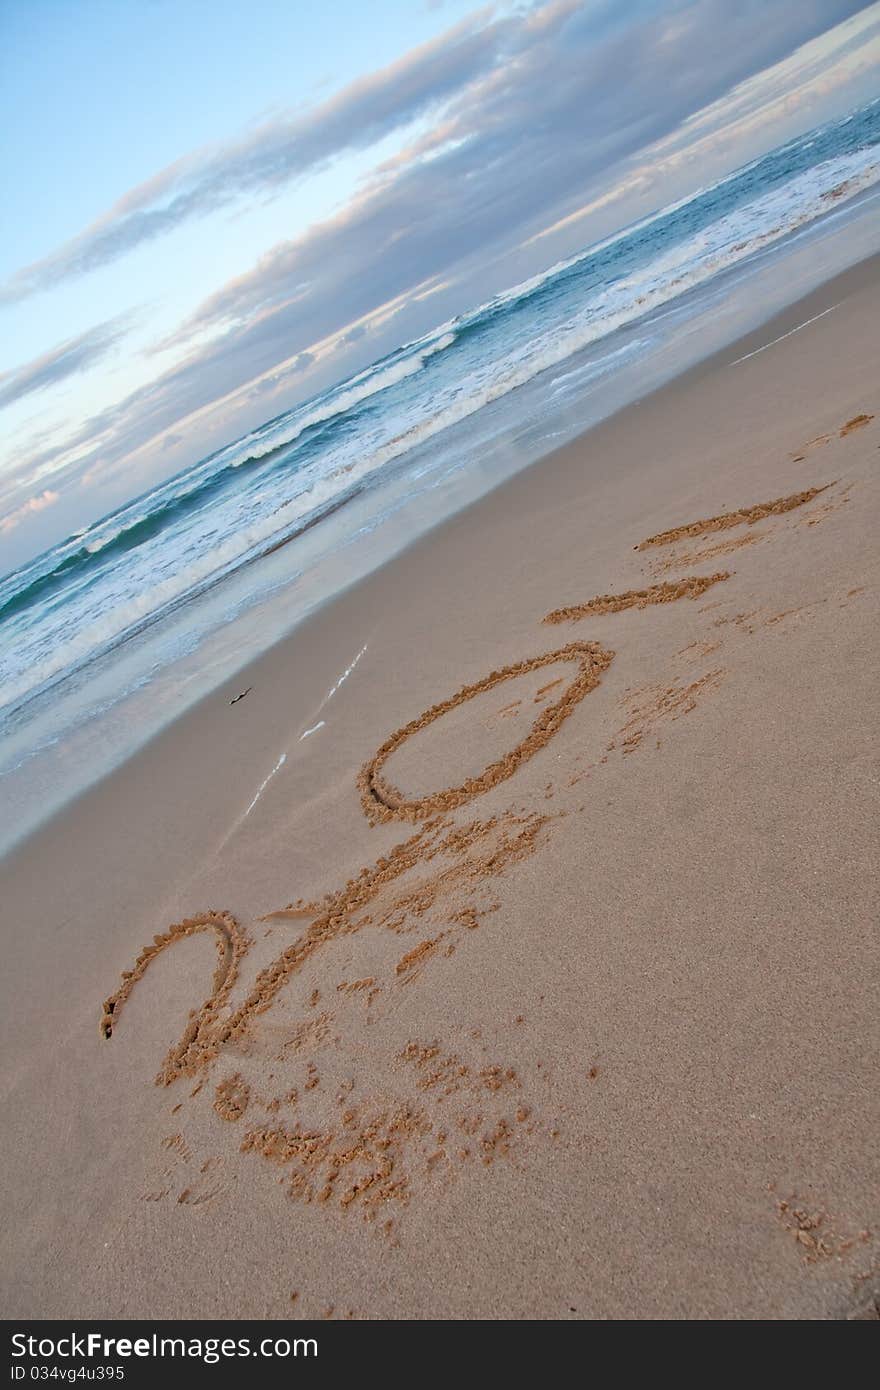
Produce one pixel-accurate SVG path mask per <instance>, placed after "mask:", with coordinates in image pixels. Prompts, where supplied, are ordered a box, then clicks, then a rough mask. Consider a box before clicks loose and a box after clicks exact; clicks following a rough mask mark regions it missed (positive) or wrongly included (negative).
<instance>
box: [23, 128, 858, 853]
mask: <svg viewBox="0 0 880 1390" xmlns="http://www.w3.org/2000/svg"><path fill="white" fill-rule="evenodd" d="M878 182H880V100H878V101H875V102H873V103H871V104H870V105H868V106H866V107H864V108H862V109H860V110H858V111H856V112H854V113H852V114H850V115H848V116H847V117H845V118H844V119H842V120H839V121H835V122H832V123H829V124H827V125H824V126H822V127H820V128H819V129H817V130H814V131H812V132H810V133H809V134H807V135H805V136H803V137H800V138H799V139H796V140H792V141H790V142H788V143H787V144H785V145H783V146H781V147H780V148H778V149H776V150H773V151H772V152H771V153H769V154H767V155H764V156H763V157H761V158H759V159H756V160H754V161H753V162H752V163H750V164H748V165H746V166H745V167H744V168H742V169H740V170H738V171H736V172H735V173H733V174H731V175H730V176H728V177H726V178H724V179H722V180H720V181H719V182H717V183H714V184H712V185H711V186H709V187H706V188H703V189H701V190H700V191H699V192H697V193H695V194H694V195H693V196H691V197H689V198H687V199H684V200H682V201H681V202H679V203H676V204H675V205H673V206H670V207H666V208H663V209H662V210H660V211H658V212H656V213H654V214H653V215H652V216H650V217H646V218H644V219H642V220H641V221H640V222H638V223H636V224H635V225H633V226H630V227H627V228H625V229H624V230H623V231H620V232H618V233H617V234H615V235H614V236H611V237H608V238H607V239H606V240H604V241H602V242H600V243H599V244H597V245H593V246H590V247H588V248H586V249H585V250H583V251H582V252H580V253H579V254H578V255H575V256H572V257H570V258H569V259H568V260H566V261H564V262H561V263H559V264H557V265H554V266H553V267H551V268H550V269H549V270H547V271H545V272H544V273H542V274H541V275H537V276H535V277H534V278H533V279H531V280H529V281H527V282H525V283H523V284H519V285H516V286H514V287H512V288H511V289H509V290H507V291H506V292H504V293H502V294H498V295H496V296H494V297H493V298H492V299H490V300H489V301H488V302H487V303H484V304H481V305H479V306H478V307H476V308H475V309H473V310H472V311H470V312H469V313H465V314H461V315H460V316H458V317H456V318H454V319H451V320H449V321H448V322H445V323H442V324H439V325H438V326H437V327H436V328H435V329H433V330H432V331H431V332H430V333H426V334H425V335H424V336H423V337H421V338H419V339H418V340H417V341H414V342H410V343H407V344H405V345H403V346H401V347H399V348H397V349H396V350H395V351H394V352H391V353H389V354H388V355H387V356H385V357H383V358H382V359H381V360H379V361H377V362H374V363H373V364H372V365H371V366H369V367H368V368H366V369H365V370H364V371H362V372H360V373H358V374H357V375H355V376H353V377H351V378H350V379H348V380H346V381H343V382H340V383H339V384H337V385H335V386H334V387H332V388H331V389H329V390H326V391H324V392H322V393H320V394H319V395H317V396H315V397H313V398H312V399H311V400H308V401H306V402H304V403H303V404H301V405H298V406H296V407H295V408H294V409H292V410H289V411H287V412H285V413H284V414H282V415H279V416H278V417H276V418H274V419H272V420H268V421H266V422H265V423H264V424H262V425H261V426H260V427H259V428H258V429H255V430H253V431H252V432H250V433H249V434H247V435H245V436H244V437H243V438H241V439H236V440H234V441H233V442H231V443H229V444H228V445H226V446H225V447H224V448H222V449H220V450H219V451H216V452H215V453H213V454H211V455H210V456H209V457H207V458H205V459H203V460H201V461H200V462H198V463H196V464H194V465H193V466H192V467H189V468H187V469H185V470H183V471H182V472H181V473H179V474H178V475H177V476H176V477H174V478H172V479H170V480H168V481H165V482H163V483H161V484H160V485H158V486H157V487H155V488H152V489H151V490H149V491H148V492H146V493H144V494H143V495H142V496H140V497H138V498H136V499H135V500H134V501H131V502H129V503H127V504H126V505H125V506H123V507H120V508H119V509H118V510H116V511H115V512H113V513H112V514H110V515H108V516H105V517H103V518H102V519H101V520H100V521H97V522H95V523H94V524H93V525H91V526H89V527H88V528H86V529H85V530H83V531H80V532H78V533H77V534H75V535H72V536H70V537H68V538H67V539H66V540H64V541H63V542H62V543H60V544H58V545H56V546H54V547H52V548H51V549H50V550H48V551H46V552H45V553H44V554H42V555H40V556H38V557H37V558H35V559H33V560H31V561H29V562H28V563H27V564H25V565H23V566H21V567H20V568H18V569H16V570H15V571H13V572H11V573H7V574H5V576H4V577H3V578H0V777H2V778H4V779H8V778H10V777H11V776H12V775H13V774H21V772H22V769H23V768H25V767H26V765H27V764H28V763H30V762H32V761H33V760H39V758H40V756H41V755H42V756H43V759H44V761H45V755H46V753H47V750H50V749H52V748H56V749H57V747H58V746H59V745H60V744H62V743H65V744H69V746H70V748H71V749H78V750H79V751H78V752H77V753H76V755H75V756H73V755H69V756H68V755H65V756H66V758H67V762H66V764H64V766H62V763H63V762H64V759H61V762H60V763H59V755H57V754H56V755H55V762H54V764H53V763H52V762H51V760H50V762H48V763H46V768H47V771H46V772H45V774H44V776H43V780H42V782H40V779H39V778H38V779H37V783H36V785H37V789H38V791H37V794H36V797H35V801H34V806H33V807H32V808H31V809H30V811H25V810H22V808H21V807H18V808H17V810H16V813H15V815H14V817H12V818H10V821H9V824H7V825H6V826H4V827H3V828H2V830H0V845H2V844H3V843H4V842H7V843H8V842H11V840H12V839H14V838H16V837H17V835H18V834H20V833H22V829H23V828H28V827H29V826H30V825H31V824H32V823H34V821H35V819H36V818H37V817H38V815H39V814H45V813H47V812H48V811H49V810H51V809H54V807H55V805H56V804H60V801H61V800H63V799H64V798H66V797H69V795H72V794H74V793H75V791H76V790H78V789H80V788H81V787H82V786H83V785H85V784H86V783H87V781H88V780H89V778H90V777H91V778H93V777H94V776H97V775H100V773H101V772H102V771H104V770H106V766H107V757H106V756H105V757H104V759H103V761H102V759H101V757H99V756H98V753H97V750H96V746H95V740H96V738H97V735H96V734H95V729H96V727H97V725H96V721H98V722H100V720H101V719H102V718H103V719H104V720H105V724H106V728H107V729H109V730H111V731H112V732H111V735H110V736H109V739H108V740H107V739H105V740H104V743H105V745H106V746H107V747H111V746H112V748H113V749H114V750H115V751H114V756H115V757H118V756H121V755H122V754H123V753H124V752H125V751H130V749H131V748H132V747H133V746H135V744H136V742H137V738H136V737H135V735H134V734H133V733H131V731H130V730H129V728H128V726H129V724H130V723H131V722H132V718H133V716H132V710H133V708H134V707H133V706H132V705H131V703H130V702H131V700H132V698H133V697H134V696H135V695H136V693H137V692H138V691H143V690H144V689H145V688H146V687H147V686H150V687H151V688H152V689H154V690H159V691H160V692H163V699H162V700H160V705H161V707H162V710H163V711H164V714H165V715H167V717H171V714H172V712H173V709H174V708H179V707H180V706H181V704H182V702H184V701H185V700H191V699H194V698H197V697H198V695H199V694H202V693H204V692H205V690H206V689H207V688H209V687H210V684H211V683H212V682H213V683H214V684H216V683H217V682H218V681H219V680H221V679H223V678H224V676H225V675H227V674H229V673H230V672H231V670H233V669H234V667H235V660H236V657H238V659H239V663H240V661H241V659H242V658H243V657H244V656H247V655H252V654H254V652H253V649H251V650H245V649H244V648H243V647H241V646H240V645H239V644H236V643H235V642H230V641H227V642H226V643H225V645H224V644H223V643H222V642H221V643H220V645H219V646H217V645H216V643H215V648H212V647H211V640H212V637H216V636H217V634H219V633H222V632H223V631H224V630H227V629H228V628H229V625H230V624H231V623H234V622H237V621H240V620H241V619H242V615H245V614H248V613H251V614H252V615H253V610H254V609H255V608H257V609H259V608H260V606H261V605H265V604H266V603H267V602H268V601H269V600H270V599H271V598H272V596H273V595H274V596H276V597H277V595H278V594H279V593H283V594H284V595H285V600H284V605H283V611H284V617H283V618H282V617H278V616H277V615H276V618H275V620H274V621H273V622H270V623H268V624H267V625H266V626H265V632H264V640H265V641H266V642H268V641H269V640H271V639H273V638H274V637H275V636H277V635H279V633H280V631H281V630H282V629H283V627H284V624H285V622H286V623H287V624H288V626H289V625H290V623H291V622H293V621H294V620H295V619H296V618H297V617H299V616H302V614H303V613H304V612H306V611H308V609H309V608H310V607H313V606H314V605H315V604H316V603H317V602H318V601H320V599H321V598H322V597H326V585H324V589H323V590H322V581H321V579H320V576H321V575H322V574H326V572H327V571H326V567H327V557H328V555H329V554H330V553H331V552H339V551H341V550H344V549H345V548H346V547H348V546H351V545H352V544H353V542H355V541H357V540H358V538H361V539H362V538H363V537H365V536H375V535H376V534H377V533H380V532H381V530H382V527H383V525H385V524H387V523H388V522H389V518H391V517H392V516H394V515H396V514H398V513H400V512H401V509H405V508H406V507H407V506H408V505H412V503H413V499H414V498H417V497H426V496H428V497H429V496H430V494H432V493H435V492H436V493H438V495H439V494H440V493H442V492H443V489H444V488H445V489H446V490H447V492H448V491H449V489H450V483H449V480H450V478H453V477H459V476H460V477H461V478H462V479H466V478H467V476H468V473H469V471H475V470H478V469H479V468H480V467H481V466H484V465H481V463H480V461H479V460H480V459H482V458H483V457H484V456H485V455H486V454H487V453H488V454H491V453H492V451H493V449H494V451H495V452H496V453H497V454H498V455H499V456H500V455H501V454H504V453H505V452H506V454H507V455H508V456H510V457H511V458H513V459H515V461H516V466H522V465H523V464H525V463H528V462H530V461H532V460H533V459H534V458H537V457H539V456H540V454H541V453H542V452H547V450H548V449H550V448H552V447H553V446H554V445H555V444H557V443H559V442H562V441H563V439H564V438H566V437H570V436H571V434H572V433H573V432H575V431H576V429H577V428H580V427H583V426H584V425H585V424H586V423H589V421H590V419H591V418H595V417H596V415H597V414H598V413H601V411H597V410H596V409H594V411H593V416H590V414H589V412H586V413H584V412H580V413H579V410H578V403H579V402H580V401H583V400H586V399H588V398H589V399H591V400H595V399H597V398H598V397H597V393H598V392H599V391H600V388H601V387H602V386H603V385H604V386H607V385H608V384H609V383H611V382H613V381H615V380H617V379H619V378H620V377H621V373H622V372H623V370H624V368H629V370H630V372H631V374H632V373H633V372H635V375H636V376H637V375H638V365H639V362H640V361H641V360H642V358H644V357H645V354H647V353H648V352H649V351H650V350H651V349H653V350H655V351H656V350H657V347H658V344H661V345H662V343H663V341H667V340H671V336H670V335H672V336H674V335H675V334H676V333H679V334H680V333H681V332H682V331H683V329H682V325H683V324H684V323H685V321H686V319H687V315H688V313H689V312H690V308H689V306H692V305H694V304H695V303H696V302H697V300H696V297H697V296H698V294H699V293H700V292H702V293H703V299H702V301H701V302H702V303H704V304H705V302H706V296H707V295H708V296H709V298H710V299H711V295H712V293H713V291H714V290H715V289H717V290H718V293H719V294H720V292H721V287H722V286H724V285H726V284H728V283H729V281H730V278H731V276H732V275H735V274H736V273H738V272H745V271H746V270H747V269H748V267H749V266H751V265H757V264H760V263H761V261H762V257H766V256H767V255H768V254H769V253H771V252H772V251H773V250H774V248H778V247H779V246H780V245H782V244H783V243H789V242H791V241H792V239H794V238H796V237H797V236H798V235H799V234H801V233H804V232H809V231H810V230H813V229H815V228H817V227H819V226H820V225H821V224H822V223H824V222H826V221H828V220H829V219H833V218H839V217H840V215H841V210H843V209H845V208H846V207H847V206H848V205H850V204H852V205H854V206H855V204H857V203H858V202H859V200H862V201H863V200H864V199H865V197H866V195H867V193H868V191H869V190H870V189H871V188H872V186H873V185H875V184H876V183H878ZM664 334H665V335H666V339H665V340H664ZM608 399H609V401H612V399H613V392H611V394H610V395H609V397H608ZM494 480H497V478H495V479H494ZM490 481H492V480H488V481H486V483H485V485H486V486H488V485H489V482H490ZM462 486H463V484H462ZM453 494H454V489H453V492H452V493H450V496H451V495H453ZM455 495H458V494H455ZM370 554H372V555H375V554H378V551H376V549H375V546H374V549H373V550H372V551H370ZM257 562H259V563H257ZM0 565H2V560H0ZM348 577H349V578H350V577H351V575H350V574H349V576H348ZM297 596H298V597H297ZM200 653H201V654H202V656H203V658H204V659H202V657H200ZM208 653H212V655H210V659H209V656H208ZM184 657H187V658H188V660H189V663H190V664H189V667H185V666H184V667H180V666H179V663H180V662H181V660H182V658H184ZM176 664H178V669H180V670H181V671H185V672H186V676H185V679H184V680H183V682H182V685H181V684H180V682H176V681H175V680H173V679H171V677H170V676H169V672H172V671H173V670H174V669H175V665H176ZM199 673H200V674H199ZM163 680H164V684H163ZM182 691H183V693H181V692H182ZM126 702H128V703H126ZM123 707H124V710H125V716H124V718H123V715H122V709H123ZM114 710H115V711H116V714H115V716H111V712H112V711H114ZM108 717H109V722H107V721H108ZM114 720H115V722H114ZM134 723H136V724H137V728H138V730H139V735H138V736H139V737H141V738H143V737H146V736H148V735H149V734H150V733H151V732H153V731H154V728H155V727H156V726H157V720H155V719H154V720H153V721H152V723H151V721H150V720H149V719H146V720H145V719H141V718H140V717H138V718H135V719H134ZM123 726H124V727H123ZM87 730H91V734H89V733H88V732H86V731H87ZM77 731H79V732H77ZM52 767H54V769H55V770H54V773H52V772H51V768H52ZM19 781H20V776H19V777H18V778H17V779H14V781H13V782H7V785H8V786H12V785H15V787H16V788H17V787H18V784H19ZM41 787H42V791H41V790H40V788H41ZM50 787H51V792H50V791H49V790H48V789H49V788H50ZM10 804H11V803H10V802H9V801H7V806H9V805H10ZM13 820H14V824H13Z"/></svg>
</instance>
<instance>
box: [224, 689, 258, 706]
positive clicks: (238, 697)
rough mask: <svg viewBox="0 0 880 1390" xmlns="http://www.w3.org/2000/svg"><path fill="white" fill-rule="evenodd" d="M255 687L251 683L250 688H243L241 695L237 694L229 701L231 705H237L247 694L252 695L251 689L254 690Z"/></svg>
mask: <svg viewBox="0 0 880 1390" xmlns="http://www.w3.org/2000/svg"><path fill="white" fill-rule="evenodd" d="M253 688H254V687H253V686H252V685H249V686H248V688H247V690H243V691H242V692H241V694H240V695H235V696H233V698H232V699H231V700H230V701H229V703H230V704H231V705H237V704H238V702H239V700H243V699H244V697H245V695H250V693H251V691H252V690H253Z"/></svg>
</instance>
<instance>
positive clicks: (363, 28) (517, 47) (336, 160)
mask: <svg viewBox="0 0 880 1390" xmlns="http://www.w3.org/2000/svg"><path fill="white" fill-rule="evenodd" d="M878 66H880V4H873V5H870V6H862V5H859V4H858V3H852V2H851V0H738V3H737V4H736V5H732V4H731V3H730V2H729V0H629V2H627V0H535V3H526V2H525V0H523V3H499V4H495V5H489V6H486V7H483V8H479V7H475V6H474V5H473V4H472V3H466V0H446V3H436V0H435V3H422V2H421V0H412V3H406V2H405V0H372V3H370V4H369V5H367V4H363V3H348V0H325V3H324V4H322V5H317V6H316V5H313V4H310V5H306V4H304V3H299V0H284V3H282V0H249V3H247V4H241V3H240V0H237V2H236V3H232V0H210V3H209V0H0V120H2V128H3V129H4V131H5V132H6V136H7V138H6V139H5V140H4V141H3V142H2V145H0V178H2V186H3V188H4V199H3V211H2V213H0V218H2V236H0V572H2V571H4V570H6V569H8V568H10V567H11V566H13V565H15V564H17V563H20V562H21V561H22V560H24V559H26V558H27V557H28V556H29V555H31V554H33V553H35V552H37V551H39V550H41V549H43V548H45V546H47V545H48V544H51V543H53V542H54V541H55V540H57V539H60V538H61V537H63V536H64V535H67V534H69V533H70V531H72V530H73V529H76V528H78V527H80V526H83V525H85V524H87V523H88V522H89V521H91V520H93V519H94V518H96V517H97V516H100V515H102V514H103V513H105V512H106V511H108V510H109V509H110V508H112V507H114V506H116V505H118V504H119V503H120V502H122V501H123V500H125V499H126V498H128V497H131V496H133V495H135V494H137V493H140V492H142V491H143V490H144V489H145V488H147V487H148V486H150V485H151V484H152V483H153V482H156V481H158V480H159V479H160V478H161V477H164V476H167V475H168V474H170V473H173V472H176V471H177V470H178V469H180V468H181V467H183V466H185V465H186V464H188V463H190V462H192V461H194V460H195V459H196V458H198V457H201V456H202V455H204V454H205V453H207V452H209V451H210V450H211V449H213V448H216V447H218V446H219V445H220V444H221V443H223V442H225V441H226V440H228V439H230V438H233V437H235V436H236V435H238V434H241V433H242V432H244V431H245V430H246V429H248V428H250V427H252V426H254V425H255V424H257V423H259V422H260V421H261V420H263V419H265V418H267V417H269V416H272V415H275V414H277V413H279V411H281V410H283V409H285V408H287V407H288V406H290V405H292V404H294V403H295V402H296V401H297V400H299V399H302V398H303V397H305V396H308V395H310V394H312V392H314V391H315V390H316V389H320V388H322V387H323V386H325V385H327V384H328V383H329V382H330V381H333V380H337V379H339V378H341V377H344V376H346V375H348V374H349V373H350V372H352V371H355V370H358V369H359V368H360V367H362V366H363V365H364V364H365V363H366V362H368V361H370V360H373V359H374V358H375V357H377V356H379V355H381V354H382V353H383V352H385V351H387V350H388V349H389V348H391V347H392V346H394V345H395V344H396V343H398V342H401V341H405V340H406V339H408V338H410V337H413V336H415V335H416V334H418V333H420V332H424V331H426V330H427V329H428V328H430V327H431V326H433V325H434V324H436V323H437V322H439V321H441V320H442V319H444V318H446V317H447V316H448V315H449V314H450V313H455V312H458V311H460V310H461V309H464V308H466V307H469V306H471V305H472V304H474V303H476V302H479V301H480V300H481V299H483V298H485V297H487V295H489V294H491V293H493V292H495V291H496V290H497V289H500V288H502V287H503V286H505V285H509V284H511V283H514V282H515V281H517V280H519V279H522V278H523V277H524V276H526V275H530V274H533V273H535V271H537V270H540V269H542V268H543V267H545V266H548V265H550V264H552V263H553V262H554V261H556V260H558V259H559V258H560V257H561V256H564V255H568V254H571V252H572V251H574V250H576V249H579V248H580V247H582V246H584V245H587V244H589V243H590V242H591V241H593V240H595V239H597V238H598V237H600V236H604V235H606V234H607V233H608V232H610V231H611V230H613V229H614V228H616V227H619V226H622V225H624V224H625V223H627V222H629V221H631V220H633V219H634V218H636V217H639V216H642V215H643V214H644V213H646V212H648V211H651V210H653V209H654V208H656V207H658V206H661V205H662V204H664V203H665V202H668V201H671V200H672V199H674V198H677V197H681V196H683V194H685V193H687V192H689V191H691V190H693V189H694V188H696V187H698V186H699V185H700V184H703V183H706V182H708V181H710V180H711V179H712V178H715V177H718V176H719V175H720V174H722V173H724V172H727V171H728V170H729V169H731V168H734V167H736V166H737V165H739V164H741V163H743V162H744V161H745V160H747V159H750V158H752V157H754V155H755V154H757V153H760V152H761V151H762V150H765V149H768V148H771V147H772V146H773V145H776V144H778V143H780V142H781V141H782V140H785V139H787V138H789V137H790V136H791V135H793V134H795V133H797V132H798V131H800V130H806V129H809V128H810V127H811V126H814V125H816V124H818V123H820V122H821V121H822V120H825V119H829V118H830V117H832V116H834V115H836V114H840V113H841V112H843V111H844V110H847V109H849V108H850V107H852V106H854V105H857V104H859V103H861V102H863V101H865V100H867V99H869V98H870V97H871V96H874V95H876V93H877V90H878Z"/></svg>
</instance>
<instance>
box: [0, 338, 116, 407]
mask: <svg viewBox="0 0 880 1390" xmlns="http://www.w3.org/2000/svg"><path fill="white" fill-rule="evenodd" d="M129 324H130V320H129V319H128V316H125V317H123V318H116V319H109V320H108V321H107V322H106V323H99V324H97V325H96V326H95V327H94V328H90V329H88V330H87V332H85V333H81V334H80V335H79V337H77V338H69V339H68V340H67V342H65V343H59V345H58V346H57V347H54V348H52V349H50V351H49V352H45V353H43V354H42V356H40V357H35V358H33V360H32V361H30V362H26V363H25V364H24V365H23V366H21V367H17V368H15V370H14V371H11V372H4V373H3V375H0V410H2V409H3V408H4V406H7V405H12V404H13V403H14V402H15V401H20V400H21V399H22V398H23V397H24V396H30V395H32V394H33V393H34V392H35V391H45V390H47V389H48V388H49V387H50V386H57V385H58V383H59V382H61V381H66V380H67V378H68V377H71V376H75V375H76V374H77V373H78V372H85V371H88V369H89V368H90V367H93V366H94V364H95V363H96V362H98V361H100V359H101V358H102V357H105V356H106V355H107V353H108V352H109V351H110V350H111V348H113V347H115V345H116V344H117V343H118V342H119V340H120V338H123V337H124V336H125V334H126V333H127V332H128V328H129Z"/></svg>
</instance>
